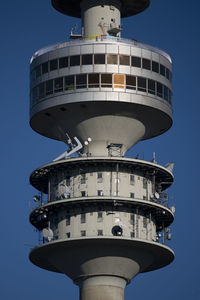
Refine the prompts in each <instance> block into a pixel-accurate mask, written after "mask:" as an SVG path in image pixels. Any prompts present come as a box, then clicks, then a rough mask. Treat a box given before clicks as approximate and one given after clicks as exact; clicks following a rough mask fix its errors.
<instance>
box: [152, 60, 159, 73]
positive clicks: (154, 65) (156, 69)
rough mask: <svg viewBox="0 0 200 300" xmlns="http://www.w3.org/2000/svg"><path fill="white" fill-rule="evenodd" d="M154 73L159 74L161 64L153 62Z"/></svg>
mask: <svg viewBox="0 0 200 300" xmlns="http://www.w3.org/2000/svg"><path fill="white" fill-rule="evenodd" d="M152 71H153V72H156V73H159V64H158V63H157V62H156V61H152Z"/></svg>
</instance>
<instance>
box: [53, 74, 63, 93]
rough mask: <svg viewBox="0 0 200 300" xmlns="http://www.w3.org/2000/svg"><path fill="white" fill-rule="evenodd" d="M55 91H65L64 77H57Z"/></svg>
mask: <svg viewBox="0 0 200 300" xmlns="http://www.w3.org/2000/svg"><path fill="white" fill-rule="evenodd" d="M54 91H55V93H57V92H61V91H63V77H60V78H56V79H55V81H54Z"/></svg>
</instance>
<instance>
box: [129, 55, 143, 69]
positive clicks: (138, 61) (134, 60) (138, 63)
mask: <svg viewBox="0 0 200 300" xmlns="http://www.w3.org/2000/svg"><path fill="white" fill-rule="evenodd" d="M131 66H132V67H136V68H141V57H137V56H131Z"/></svg>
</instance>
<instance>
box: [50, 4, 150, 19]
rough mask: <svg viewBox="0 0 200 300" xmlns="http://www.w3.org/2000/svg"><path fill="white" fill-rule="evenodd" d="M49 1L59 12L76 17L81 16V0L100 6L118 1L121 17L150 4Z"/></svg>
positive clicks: (137, 12) (143, 8)
mask: <svg viewBox="0 0 200 300" xmlns="http://www.w3.org/2000/svg"><path fill="white" fill-rule="evenodd" d="M51 2H52V5H53V7H54V8H55V9H56V10H58V11H59V12H61V13H63V14H65V15H68V16H72V17H77V18H81V13H82V11H81V6H82V3H83V2H87V3H88V4H89V3H90V4H92V5H93V6H101V7H105V6H112V5H113V4H116V3H119V5H120V11H121V17H122V18H124V17H130V16H133V15H136V14H139V13H141V12H142V11H144V10H145V9H146V8H147V7H148V6H149V4H150V0H86V1H84V0H83V1H81V0H52V1H51Z"/></svg>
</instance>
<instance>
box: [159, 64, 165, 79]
mask: <svg viewBox="0 0 200 300" xmlns="http://www.w3.org/2000/svg"><path fill="white" fill-rule="evenodd" d="M160 74H161V75H163V76H165V67H164V66H163V65H160Z"/></svg>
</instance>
